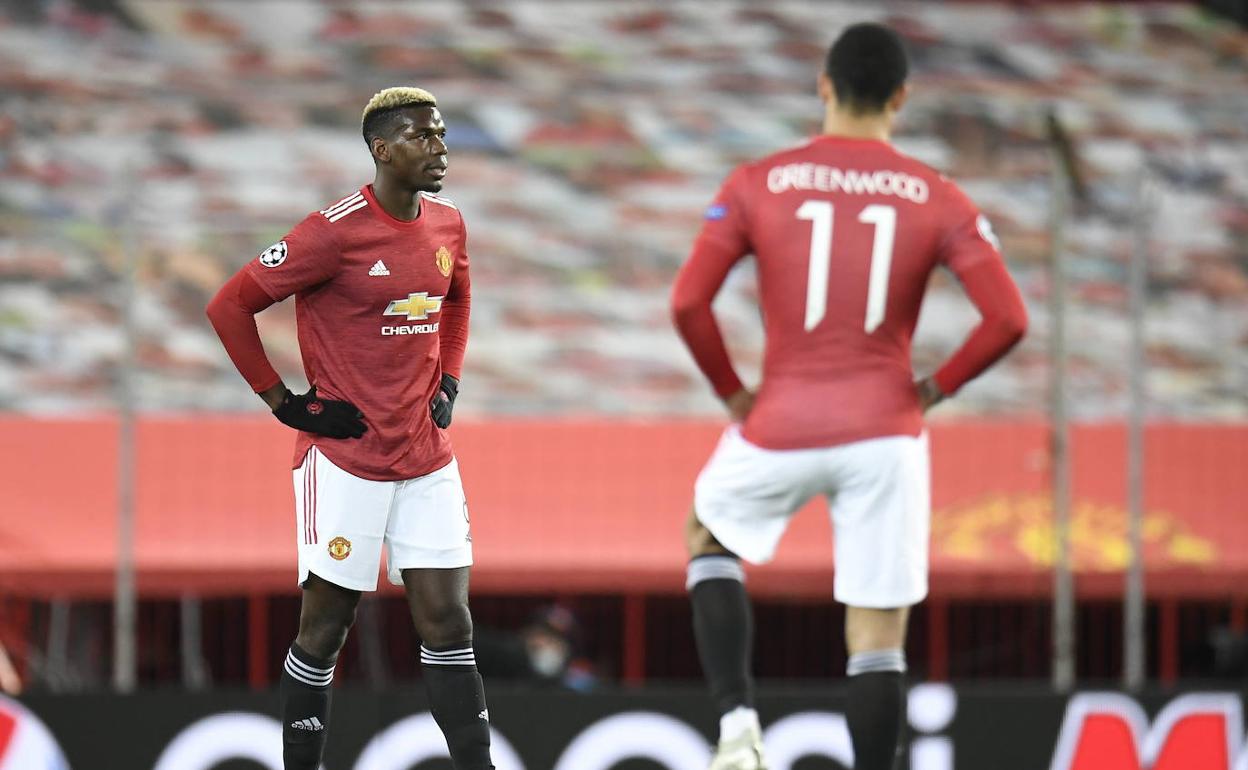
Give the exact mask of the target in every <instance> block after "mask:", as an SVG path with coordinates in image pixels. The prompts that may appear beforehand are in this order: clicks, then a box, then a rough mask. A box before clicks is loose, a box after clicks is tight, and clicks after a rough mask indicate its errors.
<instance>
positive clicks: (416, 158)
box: [387, 107, 447, 192]
mask: <svg viewBox="0 0 1248 770" xmlns="http://www.w3.org/2000/svg"><path fill="white" fill-rule="evenodd" d="M403 117H404V119H405V120H404V125H403V126H402V127H401V128H400V129H399V130H398V131H397V132H395V134H394V136H393V137H392V138H391V139H390V141H389V142H387V145H388V146H389V149H390V167H391V169H392V170H393V171H394V173H395V174H396V175H397V176H398V177H399V178H400V179H402V180H403V181H405V182H407V184H408V185H409V186H410V187H411V188H412V189H414V190H424V191H426V192H438V191H439V190H441V189H442V178H443V177H445V176H446V167H447V164H446V124H444V123H443V122H442V114H441V113H440V112H438V108H437V107H413V108H411V109H409V110H404V111H403Z"/></svg>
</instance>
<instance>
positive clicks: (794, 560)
mask: <svg viewBox="0 0 1248 770" xmlns="http://www.w3.org/2000/svg"><path fill="white" fill-rule="evenodd" d="M721 428H722V426H721V425H718V424H715V423H708V422H678V423H672V422H662V423H656V422H622V421H615V422H612V421H601V420H599V421H541V420H508V421H491V422H478V423H474V422H471V421H467V420H465V421H463V423H462V424H461V423H459V422H457V423H456V425H455V427H454V428H453V429H452V434H453V437H454V441H455V445H456V449H457V453H458V455H459V457H460V462H461V467H462V472H463V476H464V480H465V484H466V486H467V491H468V498H469V505H470V511H471V515H472V522H473V539H474V546H475V549H476V566H475V567H474V574H473V581H474V588H475V589H476V590H478V591H490V592H533V591H548V590H564V591H610V592H615V591H628V592H633V593H636V592H643V591H644V592H672V593H676V592H679V591H681V590H682V586H683V571H684V561H685V559H684V553H683V546H682V540H681V528H682V524H683V521H684V518H685V515H686V513H687V511H688V507H689V502H690V495H691V488H692V484H693V479H694V477H695V475H696V474H697V472H698V469H699V468H700V467H701V464H702V463H703V462H704V460H705V459H706V457H707V455H708V453H709V452H710V450H711V448H712V447H713V446H714V443H715V440H716V438H717V436H718V433H719V431H720V429H721ZM931 434H932V454H933V504H934V508H935V511H934V514H933V524H932V592H933V594H934V595H937V596H948V597H962V596H1020V595H1029V596H1030V595H1042V594H1044V593H1047V592H1048V591H1049V588H1050V583H1051V578H1050V568H1051V565H1052V560H1053V554H1054V550H1053V544H1054V539H1053V525H1052V506H1051V501H1050V498H1049V479H1050V467H1049V459H1048V452H1047V445H1048V443H1047V442H1048V435H1047V430H1046V428H1045V426H1044V425H1042V424H1039V423H1009V422H956V423H937V424H936V425H934V426H933V427H932V429H931ZM291 445H292V438H291V435H290V433H289V431H288V430H286V429H285V428H283V427H282V426H280V425H278V424H276V423H274V422H273V421H272V420H270V419H268V418H265V417H256V416H230V417H203V416H195V417H189V416H187V417H177V416H175V417H148V418H145V419H143V420H142V421H141V422H140V424H139V427H138V445H137V482H138V483H137V489H136V495H137V497H136V501H135V504H136V537H137V541H136V543H137V558H138V568H139V584H140V589H141V590H142V591H143V592H145V593H146V594H147V595H162V594H163V595H169V594H176V593H179V592H182V591H184V590H191V589H193V590H196V591H198V592H200V593H214V592H221V593H237V592H240V591H245V592H254V591H257V590H283V591H284V590H293V588H294V580H295V548H294V547H293V543H294V537H295V519H294V512H293V496H292V490H291V483H290V476H289V475H288V472H287V471H288V469H289V465H290V463H289V461H290V456H291ZM1072 454H1073V462H1074V485H1073V492H1074V500H1073V506H1074V507H1073V522H1072V541H1073V546H1074V555H1075V564H1076V567H1077V569H1078V571H1079V575H1080V576H1079V581H1078V587H1079V590H1080V591H1081V592H1082V593H1083V594H1084V595H1096V594H1102V595H1111V594H1117V593H1118V592H1119V590H1120V586H1121V571H1122V569H1123V568H1124V567H1125V565H1126V563H1127V559H1128V555H1129V549H1128V547H1127V540H1126V511H1125V506H1124V501H1125V499H1126V480H1125V431H1124V430H1123V428H1122V427H1121V426H1117V425H1087V426H1079V427H1077V428H1076V429H1075V430H1074V435H1073V442H1072ZM117 468H118V458H117V425H116V423H115V422H114V421H111V420H108V419H83V420H39V419H32V418H21V417H5V418H0V490H3V496H2V497H0V538H3V542H4V544H5V560H4V564H3V567H0V590H3V591H5V592H9V593H16V594H25V595H48V594H54V593H55V594H63V593H66V592H71V593H75V594H78V595H101V596H103V595H107V594H108V593H109V592H110V591H111V590H112V582H111V576H112V571H113V565H114V563H115V554H116V518H117V505H118V503H117V500H118V495H117V478H118V470H117ZM1245 469H1248V425H1177V424H1167V425H1154V426H1151V427H1150V428H1149V430H1148V432H1147V471H1146V480H1147V483H1146V495H1145V499H1146V504H1147V512H1146V519H1145V526H1144V539H1145V546H1146V565H1147V568H1148V570H1149V573H1150V576H1151V578H1152V579H1151V580H1150V593H1151V594H1152V595H1154V596H1164V595H1171V596H1211V595H1221V596H1226V595H1227V594H1238V593H1239V592H1240V591H1241V590H1242V589H1241V586H1242V585H1244V584H1245V581H1246V580H1248V516H1246V515H1245V513H1248V510H1246V509H1248V472H1245ZM823 510H824V509H823V504H822V502H813V503H812V504H811V505H810V506H808V508H807V509H806V510H804V511H803V512H802V514H800V515H799V516H798V517H797V518H796V520H795V521H794V524H793V526H792V527H791V528H790V531H789V532H788V534H787V535H786V536H785V539H784V541H783V542H782V544H781V547H780V550H779V553H778V554H777V557H776V561H775V563H774V564H773V565H770V566H768V567H766V568H763V569H755V570H753V572H752V575H751V585H752V587H753V589H754V590H755V591H758V592H760V593H783V594H786V595H807V596H825V595H826V594H827V592H828V590H829V586H830V585H831V573H832V569H833V564H832V555H831V554H832V549H831V542H830V541H831V531H830V526H829V523H828V520H827V517H826V515H825V514H824V513H823Z"/></svg>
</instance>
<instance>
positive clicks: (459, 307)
mask: <svg viewBox="0 0 1248 770" xmlns="http://www.w3.org/2000/svg"><path fill="white" fill-rule="evenodd" d="M466 239H467V233H466V230H465V228H464V221H463V218H462V217H461V216H460V214H459V210H458V209H456V208H455V206H454V204H452V203H451V202H450V201H448V200H446V199H445V198H441V197H438V196H434V195H430V194H427V193H421V205H420V214H419V216H417V217H416V218H415V219H413V220H411V221H410V222H405V221H402V220H398V219H395V218H394V217H392V216H390V215H389V214H388V213H386V211H385V209H383V208H382V207H381V206H380V205H379V204H378V203H377V200H376V198H374V197H373V191H372V185H368V186H366V187H364V188H362V189H361V190H360V191H359V192H357V193H355V194H353V195H350V196H348V197H346V198H344V199H342V200H341V201H339V202H338V203H336V204H334V205H332V206H330V207H328V208H326V209H324V210H323V211H319V212H317V213H314V214H309V215H308V216H307V217H306V218H305V219H304V220H303V221H302V222H300V223H299V224H298V225H296V226H295V229H293V230H291V231H290V233H289V234H288V235H287V236H286V237H285V238H283V239H282V240H281V241H280V242H279V243H277V244H275V245H273V246H272V247H270V248H268V249H266V250H265V251H264V253H262V254H261V255H260V256H259V257H258V258H256V259H255V260H254V261H252V262H251V263H249V264H248V266H247V268H246V269H247V271H248V272H249V273H250V275H251V276H252V277H253V278H254V279H255V280H256V282H257V283H259V284H260V286H261V287H263V288H264V290H265V291H266V292H267V293H268V294H269V296H270V297H272V298H273V299H274V300H275V301H281V300H283V299H285V298H286V297H288V296H290V295H292V294H294V295H295V318H296V322H297V324H298V329H299V348H300V352H301V353H302V355H303V368H304V372H305V373H306V375H307V378H308V382H309V383H310V384H311V385H314V386H315V387H316V389H317V395H318V396H321V397H323V398H328V399H340V400H343V401H350V402H351V403H352V404H355V406H356V407H357V408H359V410H360V411H361V412H363V413H364V422H365V423H366V424H367V425H368V432H367V433H365V434H364V436H363V438H360V439H331V438H326V437H325V436H314V435H311V434H308V433H300V434H299V436H298V438H297V439H296V443H295V460H294V465H295V467H298V466H299V465H300V464H301V463H302V462H303V457H304V455H305V454H306V453H307V451H308V448H309V447H311V446H312V444H316V446H317V447H318V448H319V449H320V451H322V452H324V454H325V456H326V457H328V458H329V459H330V460H332V461H333V462H334V463H335V464H336V465H338V466H339V467H340V468H343V469H344V470H346V471H348V472H350V473H352V474H355V475H356V476H361V477H363V478H367V479H376V480H397V479H409V478H415V477H417V476H424V475H426V474H428V473H431V472H433V471H435V470H437V469H438V468H441V467H442V466H444V465H446V464H447V463H449V462H450V461H451V457H452V454H451V442H450V439H449V438H448V437H447V434H446V432H445V431H443V430H441V429H439V428H438V427H437V426H436V425H434V423H433V420H432V418H431V416H430V412H429V402H430V400H431V399H432V398H433V396H434V395H435V394H436V393H437V390H438V385H439V381H440V377H441V373H442V370H443V368H444V367H445V368H447V369H448V371H450V373H451V374H452V375H455V376H458V375H459V360H455V361H446V360H443V355H442V351H441V341H440V337H441V336H443V335H444V334H447V333H453V334H455V335H458V336H459V338H458V339H457V340H455V343H457V346H458V350H457V354H458V356H459V357H460V360H462V355H463V347H462V341H463V338H464V337H465V336H466V333H467V322H468V302H469V297H470V287H469V279H468V251H467V246H466ZM444 322H445V323H446V325H447V327H448V328H447V329H445V330H441V331H440V327H441V325H442V324H443V323H444ZM452 326H454V327H455V328H454V330H453V331H452V329H451V327H452ZM449 342H450V340H448V343H449ZM451 346H452V345H449V344H448V347H451Z"/></svg>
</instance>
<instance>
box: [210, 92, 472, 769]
mask: <svg viewBox="0 0 1248 770" xmlns="http://www.w3.org/2000/svg"><path fill="white" fill-rule="evenodd" d="M361 124H362V129H363V133H364V141H365V142H366V143H367V145H368V149H369V152H370V153H371V154H372V156H373V163H374V165H375V167H376V174H375V176H374V178H373V182H372V184H367V185H364V186H363V187H361V188H360V189H359V190H357V191H355V192H352V193H351V194H350V195H348V196H346V197H345V198H342V199H341V200H339V201H337V202H336V203H331V204H330V205H328V206H326V207H325V208H323V209H321V210H320V211H316V212H313V213H311V214H309V215H308V216H307V217H306V218H304V220H303V221H302V222H300V223H299V224H298V225H296V226H295V228H294V229H293V230H291V231H290V233H289V234H288V235H287V236H286V237H285V238H283V239H282V240H281V241H279V242H278V243H276V244H274V245H273V246H270V247H269V248H268V249H266V250H265V251H263V252H262V253H261V254H260V255H259V256H258V257H257V258H256V259H254V260H252V261H251V262H249V263H248V264H247V265H246V266H244V267H243V269H241V270H240V271H239V272H238V273H237V274H236V275H235V276H234V277H233V278H231V279H230V280H229V282H227V283H226V284H225V286H224V287H222V289H221V290H220V291H219V292H218V293H217V295H216V297H214V298H213V300H212V302H211V303H210V304H209V305H208V317H209V318H210V319H211V321H212V324H213V327H214V328H215V329H216V330H217V334H218V335H219V336H220V337H221V341H222V343H223V344H224V345H225V348H226V350H227V352H228V353H229V355H230V358H231V359H232V360H233V361H234V364H235V366H237V367H238V370H239V372H240V373H242V375H243V377H244V378H245V379H246V380H247V382H248V383H249V384H250V385H251V387H252V389H253V390H255V391H256V393H258V394H259V395H260V397H261V398H262V399H264V402H265V403H266V404H267V405H268V406H269V408H270V409H272V410H273V414H274V416H275V417H277V419H278V420H280V421H281V422H282V423H284V424H286V425H288V426H290V427H292V428H294V429H295V430H297V431H298V433H297V434H296V439H295V454H294V460H293V463H292V467H293V468H294V486H295V508H296V521H297V525H298V526H297V537H298V544H299V545H298V549H299V585H300V586H301V587H302V589H303V601H302V607H301V610H300V615H299V632H298V635H297V636H296V637H295V640H294V643H292V644H291V646H290V651H289V652H288V653H287V656H286V660H285V663H284V666H283V672H282V681H281V700H282V739H283V745H284V749H283V756H284V761H285V767H286V770H317V768H319V767H320V766H321V756H322V754H323V751H324V746H325V735H326V731H327V729H328V725H329V719H330V710H329V703H330V685H331V682H332V681H333V676H334V664H335V661H336V660H337V657H338V653H339V652H340V651H341V650H342V647H343V644H344V643H345V642H346V638H347V632H348V631H349V630H350V628H351V624H352V622H353V621H354V619H355V609H356V605H357V604H358V603H359V600H360V594H361V592H363V591H372V590H374V589H375V588H376V587H377V575H378V571H379V569H380V566H381V557H382V550H383V548H384V550H385V555H386V568H387V576H388V578H389V579H390V581H391V582H392V583H394V584H396V585H402V586H403V587H404V589H405V591H406V593H407V599H408V604H409V605H410V607H411V614H412V621H413V623H414V624H415V627H416V632H417V634H419V636H420V639H421V642H422V644H421V648H420V657H421V670H422V678H423V679H424V681H425V685H426V691H427V693H428V698H429V707H430V710H431V711H432V712H433V717H434V719H435V720H436V721H437V723H438V726H439V727H440V728H441V729H442V732H443V734H444V735H445V736H446V742H447V746H448V747H449V749H450V754H451V759H452V760H453V762H454V764H455V767H456V768H457V770H485V769H486V768H493V767H494V765H493V764H491V762H490V727H489V721H488V720H489V712H488V711H487V709H486V705H485V693H484V690H483V687H482V683H481V677H480V675H479V674H478V673H477V667H476V661H475V657H474V654H473V647H472V618H471V615H470V614H469V611H468V572H469V566H470V565H471V564H472V538H471V536H470V535H469V524H468V504H467V502H466V500H465V498H464V491H463V486H462V484H461V482H460V477H459V467H458V464H457V462H456V459H455V456H454V454H453V453H452V451H451V442H450V436H449V435H448V434H447V432H446V429H447V427H448V426H450V424H451V410H452V408H453V407H454V404H455V398H456V396H457V395H458V392H459V378H460V371H461V368H462V365H463V360H464V348H465V346H466V344H467V340H468V310H469V297H470V292H469V279H468V250H467V244H466V238H467V233H466V230H465V228H464V220H463V218H462V217H461V216H460V213H459V210H458V209H457V208H456V207H455V204H453V203H452V202H451V201H449V200H447V199H446V198H443V197H441V196H440V195H437V193H438V192H440V191H441V189H442V180H443V178H444V177H445V176H446V172H447V146H446V126H445V125H444V123H443V121H442V116H441V114H440V113H439V111H438V107H437V100H436V99H434V97H433V95H432V94H430V93H429V92H428V91H425V90H423V89H420V88H388V89H385V90H384V91H381V92H380V93H378V94H376V95H375V96H374V97H373V98H372V99H371V100H370V101H369V102H368V105H367V106H366V107H365V108H364V113H363V116H362V119H361ZM291 295H294V296H295V313H296V317H297V321H298V332H299V347H300V350H301V352H302V356H303V367H304V372H305V374H306V375H307V379H308V383H309V384H310V385H311V389H310V390H309V391H308V392H307V393H303V394H296V393H292V392H291V391H290V390H289V389H288V388H287V387H286V385H285V384H284V383H283V382H282V380H281V378H280V377H279V376H278V374H277V372H276V371H274V369H273V367H272V365H271V364H270V363H269V361H268V358H267V357H266V356H265V353H264V348H263V346H262V344H261V342H260V335H259V332H258V331H257V328H256V323H255V314H256V313H259V312H260V311H261V310H264V309H265V308H266V307H268V306H269V305H272V304H273V303H275V302H280V301H282V300H283V299H285V298H287V297H289V296H291Z"/></svg>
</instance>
